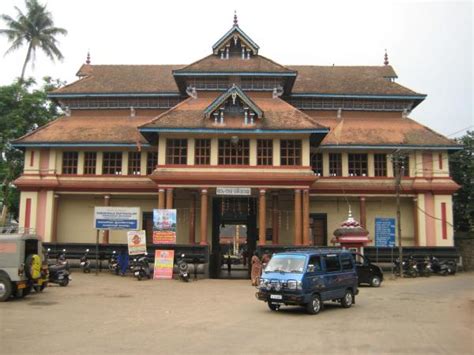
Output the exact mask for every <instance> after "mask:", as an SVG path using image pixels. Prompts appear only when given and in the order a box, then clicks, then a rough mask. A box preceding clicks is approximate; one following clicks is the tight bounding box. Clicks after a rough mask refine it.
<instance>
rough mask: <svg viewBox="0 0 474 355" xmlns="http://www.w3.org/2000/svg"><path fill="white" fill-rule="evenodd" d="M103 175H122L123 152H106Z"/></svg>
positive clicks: (103, 159)
mask: <svg viewBox="0 0 474 355" xmlns="http://www.w3.org/2000/svg"><path fill="white" fill-rule="evenodd" d="M102 175H122V152H104V153H103V158H102Z"/></svg>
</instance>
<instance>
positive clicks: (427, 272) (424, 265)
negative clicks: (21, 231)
mask: <svg viewBox="0 0 474 355" xmlns="http://www.w3.org/2000/svg"><path fill="white" fill-rule="evenodd" d="M417 268H418V272H419V274H420V276H424V277H430V276H431V274H432V273H433V269H432V267H431V260H430V258H429V257H425V258H424V259H423V261H421V262H418V263H417Z"/></svg>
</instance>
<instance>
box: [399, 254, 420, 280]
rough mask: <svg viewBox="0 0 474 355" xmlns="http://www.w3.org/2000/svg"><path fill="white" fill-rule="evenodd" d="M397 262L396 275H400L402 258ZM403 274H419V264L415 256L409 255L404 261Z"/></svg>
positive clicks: (407, 275) (415, 275)
mask: <svg viewBox="0 0 474 355" xmlns="http://www.w3.org/2000/svg"><path fill="white" fill-rule="evenodd" d="M394 264H395V275H396V276H400V258H397V259H396V260H395V261H394ZM402 268H403V275H404V276H405V277H417V276H418V265H417V262H416V260H415V259H414V258H413V256H411V255H410V256H409V257H408V258H406V259H403V261H402Z"/></svg>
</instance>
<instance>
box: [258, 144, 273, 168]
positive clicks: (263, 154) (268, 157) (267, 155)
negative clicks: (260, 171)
mask: <svg viewBox="0 0 474 355" xmlns="http://www.w3.org/2000/svg"><path fill="white" fill-rule="evenodd" d="M257 165H273V140H271V139H258V140H257Z"/></svg>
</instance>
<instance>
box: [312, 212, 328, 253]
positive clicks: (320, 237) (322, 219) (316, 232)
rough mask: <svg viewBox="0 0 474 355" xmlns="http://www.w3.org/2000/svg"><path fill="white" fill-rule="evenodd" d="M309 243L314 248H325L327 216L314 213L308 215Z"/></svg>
mask: <svg viewBox="0 0 474 355" xmlns="http://www.w3.org/2000/svg"><path fill="white" fill-rule="evenodd" d="M309 227H310V229H311V242H312V244H313V245H316V246H327V242H328V238H327V215H326V214H325V213H314V214H311V215H310V219H309Z"/></svg>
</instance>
